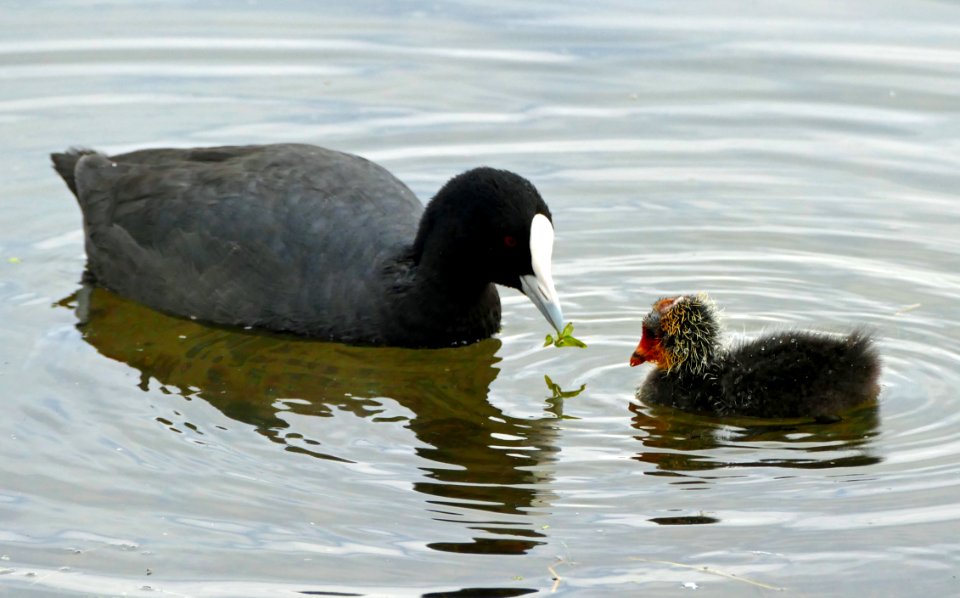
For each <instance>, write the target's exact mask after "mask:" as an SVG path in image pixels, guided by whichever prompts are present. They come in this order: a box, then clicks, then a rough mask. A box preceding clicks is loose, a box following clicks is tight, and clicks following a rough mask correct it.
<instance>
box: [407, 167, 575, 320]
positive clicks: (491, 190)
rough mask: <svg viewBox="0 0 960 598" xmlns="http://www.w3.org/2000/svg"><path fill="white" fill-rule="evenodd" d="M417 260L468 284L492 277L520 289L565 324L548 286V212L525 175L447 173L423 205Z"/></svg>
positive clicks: (473, 286) (468, 288) (472, 288)
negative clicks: (432, 196) (447, 177)
mask: <svg viewBox="0 0 960 598" xmlns="http://www.w3.org/2000/svg"><path fill="white" fill-rule="evenodd" d="M413 250H414V257H415V259H416V260H417V262H418V264H419V267H420V268H421V269H423V270H424V271H426V272H428V273H432V274H433V275H434V276H438V277H441V278H442V279H443V280H444V281H449V284H451V285H456V286H458V287H459V288H461V289H463V290H464V291H465V292H476V291H477V290H478V289H482V288H484V287H485V286H486V285H488V284H490V283H497V284H501V285H504V286H508V287H512V288H515V289H519V290H521V291H522V292H523V293H524V294H526V295H527V296H528V297H530V298H531V300H532V301H533V302H534V304H536V305H537V307H538V308H539V309H540V311H541V312H543V313H544V316H546V317H547V319H548V320H549V321H550V322H551V323H552V324H553V325H554V327H558V326H559V327H562V325H563V320H562V316H561V315H560V309H559V302H558V300H557V296H556V291H555V290H554V288H553V278H552V274H551V256H552V251H553V219H552V216H551V214H550V209H549V208H548V207H547V204H546V203H545V202H544V201H543V199H542V198H541V197H540V193H539V192H538V191H537V189H536V187H534V186H533V184H532V183H531V182H530V181H528V180H527V179H525V178H523V177H522V176H520V175H518V174H515V173H512V172H509V171H506V170H497V169H494V168H486V167H481V168H474V169H473V170H468V171H467V172H464V173H463V174H460V175H457V176H455V177H453V178H452V179H450V181H449V182H447V184H446V185H444V186H443V188H441V189H440V191H439V192H437V194H436V196H435V197H434V198H433V200H432V201H431V202H430V204H429V205H428V206H427V209H426V211H425V212H424V215H423V218H422V220H421V222H420V229H419V231H418V233H417V239H416V242H415V243H414V248H413Z"/></svg>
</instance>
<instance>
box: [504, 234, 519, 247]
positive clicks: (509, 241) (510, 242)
mask: <svg viewBox="0 0 960 598" xmlns="http://www.w3.org/2000/svg"><path fill="white" fill-rule="evenodd" d="M503 244H504V245H506V246H507V247H516V246H517V239H516V237H511V236H510V235H507V236H506V237H504V238H503Z"/></svg>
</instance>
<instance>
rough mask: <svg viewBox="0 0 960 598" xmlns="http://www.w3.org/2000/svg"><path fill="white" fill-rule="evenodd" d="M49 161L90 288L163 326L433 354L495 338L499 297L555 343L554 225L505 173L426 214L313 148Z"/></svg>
mask: <svg viewBox="0 0 960 598" xmlns="http://www.w3.org/2000/svg"><path fill="white" fill-rule="evenodd" d="M51 158H52V160H53V164H54V167H55V168H56V170H57V172H58V173H59V174H60V176H61V177H63V179H64V181H66V183H67V186H68V187H70V190H71V191H72V192H73V193H74V195H76V196H77V200H78V202H79V204H80V209H81V211H82V212H83V224H84V233H85V239H86V252H87V274H86V278H87V279H88V280H89V281H91V282H94V283H96V284H98V285H101V286H103V287H106V288H107V289H110V290H112V291H114V292H116V293H118V294H120V295H124V296H126V297H129V298H131V299H134V300H135V301H138V302H140V303H143V304H145V305H148V306H150V307H152V308H154V309H157V310H160V311H163V312H167V313H170V314H174V315H179V316H184V317H189V318H195V319H198V320H203V321H207V322H211V323H215V324H222V325H230V326H244V327H251V328H258V329H265V330H273V331H280V332H290V333H295V334H299V335H305V336H310V337H315V338H321V339H326V340H333V341H341V342H346V343H355V344H370V345H394V346H407V347H443V346H449V345H458V344H465V343H470V342H474V341H477V340H480V339H483V338H486V337H489V336H491V335H492V334H494V333H495V332H496V331H497V330H498V329H499V325H500V298H499V296H498V294H497V290H496V288H495V286H494V284H493V283H498V284H502V285H505V286H508V287H513V288H516V289H519V290H521V291H522V292H523V293H524V294H526V295H527V297H529V298H530V299H531V301H533V303H534V304H535V305H536V306H537V308H538V309H539V310H540V312H541V313H542V314H543V315H544V316H545V317H546V318H547V320H548V321H549V322H550V324H552V325H553V327H554V328H557V329H561V328H562V327H563V316H562V314H561V311H560V305H559V301H558V299H557V294H556V290H555V289H554V285H553V278H552V276H551V255H552V251H553V224H552V218H551V215H550V210H549V209H548V208H547V205H546V203H544V201H543V199H541V197H540V194H539V193H538V192H537V190H536V188H535V187H534V186H533V185H532V184H531V183H530V182H529V181H527V180H526V179H524V178H523V177H521V176H519V175H516V174H514V173H512V172H508V171H504V170H495V169H493V168H476V169H473V170H469V171H467V172H464V173H463V174H460V175H458V176H456V177H454V178H452V179H451V180H450V181H449V182H448V183H447V184H446V185H444V186H443V188H441V189H440V191H439V192H438V193H437V194H436V196H435V197H434V198H433V200H432V201H431V202H430V204H429V205H428V206H427V207H426V209H424V208H423V206H422V205H421V204H420V202H419V201H418V200H417V198H416V197H415V196H414V194H413V193H412V192H411V191H410V189H409V188H408V187H407V186H406V185H404V184H403V183H402V182H400V181H399V180H398V179H397V178H395V177H394V176H393V175H391V174H390V173H389V172H387V171H386V170H385V169H384V168H382V167H381V166H378V165H377V164H374V163H372V162H370V161H368V160H365V159H363V158H361V157H358V156H354V155H350V154H345V153H341V152H337V151H332V150H329V149H324V148H321V147H316V146H311V145H301V144H282V145H261V146H237V147H212V148H196V149H147V150H141V151H135V152H131V153H127V154H121V155H117V156H112V157H107V156H105V155H104V154H101V153H98V152H95V151H92V150H85V149H79V150H78V149H72V150H70V151H67V152H65V153H56V154H53V155H52V156H51Z"/></svg>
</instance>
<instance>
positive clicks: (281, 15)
mask: <svg viewBox="0 0 960 598" xmlns="http://www.w3.org/2000/svg"><path fill="white" fill-rule="evenodd" d="M0 9H2V10H0V14H2V17H0V23H2V27H0V132H2V134H0V139H2V140H3V145H2V147H0V160H2V164H3V166H2V167H0V196H2V200H3V201H2V204H0V205H2V208H0V258H2V259H0V320H2V321H3V333H2V338H3V343H2V346H0V390H2V396H3V411H2V417H0V559H2V560H0V593H2V594H4V595H12V596H31V597H35V596H83V595H97V596H114V595H116V596H119V595H123V596H157V595H162V596H166V595H172V596H197V597H235V596H264V597H266V596H288V595H289V596H296V595H304V594H306V595H363V596H420V595H428V596H434V597H436V596H462V597H466V596H519V595H524V594H541V595H548V594H551V593H556V594H558V595H564V594H565V595H577V596H592V595H601V594H602V595H641V594H642V595H656V596H679V595H689V594H690V593H691V592H694V591H696V595H697V596H743V595H770V594H774V593H777V591H778V590H781V589H782V590H783V591H784V592H785V593H786V594H787V595H797V596H849V595H853V594H857V595H870V596H897V595H900V596H908V595H913V596H916V595H931V596H947V595H957V594H958V593H960V579H958V574H960V500H958V496H960V494H958V493H960V409H958V388H960V268H958V265H960V207H958V198H957V192H958V189H960V175H958V173H960V141H958V140H960V5H957V4H956V3H950V2H933V1H920V0H915V1H912V2H891V1H886V0H880V1H876V0H870V1H867V0H861V1H855V2H843V3H838V2H830V1H813V2H801V3H797V2H766V3H750V4H744V3H741V2H732V1H722V0H721V1H715V2H706V3H685V2H684V3H681V2H626V1H624V2H606V1H603V2H591V3H588V4H584V3H574V2H530V3H504V2H501V3H489V2H484V3H480V2H452V3H432V4H423V3H420V2H366V1H360V2H353V3H349V4H345V3H338V2H321V3H314V2H298V1H294V0H287V1H279V0H278V1H275V2H269V3H267V2H264V3H257V2H248V3H233V2H206V3H204V2H187V1H182V2H178V1H163V2H161V1H154V2H147V1H144V2H128V1H121V0H114V1H111V0H104V1H99V2H95V1H86V0H59V1H35V2H10V1H9V0H8V1H5V2H0ZM278 141H300V142H308V143H317V144H320V145H324V146H328V147H332V148H336V149H340V150H345V151H350V152H354V153H358V154H361V155H364V156H366V157H369V158H371V159H374V160H376V161H378V162H380V163H381V164H383V165H384V166H386V167H387V168H389V169H390V170H391V171H393V172H394V173H395V174H396V175H397V176H398V177H400V178H401V179H402V180H404V181H406V182H407V183H408V184H410V185H411V187H412V188H413V189H414V190H415V191H416V192H417V193H418V195H419V196H420V197H421V198H422V199H424V200H426V199H428V198H429V197H430V196H431V195H432V194H433V193H434V192H435V191H436V190H437V189H438V188H439V186H440V185H441V184H442V183H443V182H444V181H445V180H446V179H448V178H449V177H450V176H452V175H453V174H456V173H458V172H460V171H462V170H465V169H467V168H469V167H472V166H477V165H480V164H488V165H492V166H497V167H505V168H509V169H512V170H515V171H517V172H519V173H521V174H523V175H525V176H527V177H528V178H530V179H531V180H532V181H534V183H535V184H536V185H537V186H538V187H539V189H540V190H541V192H542V194H543V196H544V198H545V199H546V201H547V202H548V203H549V205H550V207H551V209H552V211H553V213H554V220H555V224H556V228H557V245H556V249H555V262H554V275H555V279H556V284H557V289H558V291H559V293H560V296H561V299H562V301H563V303H564V311H565V314H566V315H567V317H568V318H569V319H571V320H573V321H574V322H575V323H576V326H577V328H576V333H577V336H578V337H580V338H582V339H583V340H584V341H586V342H587V343H588V344H589V348H587V349H585V350H578V349H556V348H543V347H542V346H541V344H542V340H543V337H544V335H545V334H546V333H547V332H548V330H547V325H546V323H545V322H544V321H543V319H542V318H541V316H540V315H539V314H538V313H537V312H536V310H535V308H534V307H533V306H532V305H531V304H530V303H529V302H528V301H527V300H526V299H525V298H524V297H522V296H521V295H520V294H519V293H517V292H515V291H512V290H509V289H507V290H504V292H503V293H502V295H503V298H504V312H505V313H504V322H503V330H502V332H501V333H500V334H499V335H498V337H497V338H495V339H491V340H488V341H485V342H482V343H479V344H476V345H474V346H470V347H466V348H462V349H451V350H439V351H408V350H394V349H361V348H352V347H346V346H341V345H336V344H322V343H311V342H304V341H298V340H291V339H283V338H272V337H262V336H256V335H250V334H242V333H237V332H230V331H224V330H220V329H212V328H205V327H203V326H200V325H198V324H195V323H191V322H186V321H180V320H176V319H172V318H168V317H165V316H161V315H159V314H156V313H154V312H151V311H149V310H147V309H144V308H141V307H138V306H136V305H133V304H130V303H128V302H125V301H123V300H121V299H118V298H117V297H114V296H112V295H110V294H109V293H106V292H104V291H94V292H92V293H90V292H81V289H80V285H79V283H78V280H79V277H80V274H81V272H82V269H83V264H84V253H83V239H82V233H81V224H80V216H79V210H78V209H77V207H76V205H75V202H74V201H73V199H72V197H71V196H70V195H69V192H68V191H67V189H66V188H65V187H64V185H63V184H62V182H61V181H60V180H59V179H58V178H57V177H56V176H55V174H54V173H53V171H52V170H51V169H50V167H49V164H48V158H47V154H48V153H49V152H51V151H56V150H60V149H62V148H65V147H67V146H70V145H87V146H93V147H97V148H99V149H102V150H105V151H110V152H117V151H124V150H129V149H134V148H141V147H151V146H163V145H172V146H193V145H213V144H234V143H269V142H278ZM698 290H703V291H707V292H709V293H710V294H711V295H712V296H713V298H714V299H715V300H716V301H717V302H718V303H719V304H720V305H722V306H723V308H724V314H725V322H726V324H727V327H728V330H729V335H728V336H729V338H730V339H736V338H743V337H751V336H754V335H756V334H758V333H760V332H761V331H763V330H771V329H778V328H782V327H786V326H797V327H804V328H815V329H822V330H834V331H842V330H847V329H850V328H853V327H856V326H865V327H869V328H871V329H873V330H874V331H875V332H876V335H877V338H878V341H879V347H880V351H881V353H882V356H883V362H884V372H883V376H882V392H881V396H880V400H879V404H878V405H877V406H876V407H870V408H866V409H861V410H860V411H857V412H855V413H852V414H850V415H849V416H848V417H847V418H845V419H844V421H842V422H841V423H837V424H832V425H817V424H810V423H804V422H757V421H750V420H737V421H718V420H715V419H711V418H706V417H698V416H693V415H689V414H682V413H676V412H672V411H670V410H669V409H663V408H659V409H654V408H651V407H649V406H646V405H642V404H640V403H638V402H637V401H636V399H635V398H634V392H635V388H636V386H637V385H638V384H639V382H640V381H641V380H642V379H643V377H644V376H645V375H646V373H647V368H648V367H649V366H644V367H641V368H634V369H631V368H629V367H628V365H627V361H628V359H629V355H630V353H631V351H632V350H633V348H634V346H635V344H636V342H637V340H638V337H639V334H640V319H641V318H642V316H643V314H645V313H646V312H647V311H648V309H649V306H650V304H651V302H652V301H653V300H655V299H656V298H658V297H660V296H663V295H667V294H676V293H679V292H691V291H698ZM81 319H82V320H83V321H84V322H85V324H84V326H83V327H82V328H80V329H78V327H77V324H78V323H79V322H80V321H81Z"/></svg>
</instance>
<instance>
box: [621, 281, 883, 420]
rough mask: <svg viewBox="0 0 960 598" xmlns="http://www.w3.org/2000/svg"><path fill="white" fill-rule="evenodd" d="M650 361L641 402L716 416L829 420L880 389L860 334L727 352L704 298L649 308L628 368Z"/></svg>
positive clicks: (871, 353)
mask: <svg viewBox="0 0 960 598" xmlns="http://www.w3.org/2000/svg"><path fill="white" fill-rule="evenodd" d="M647 361H649V362H653V363H655V364H656V365H657V369H655V370H654V371H652V372H651V373H650V375H649V376H648V377H647V379H646V381H644V383H643V385H642V386H641V387H640V389H639V391H638V397H639V398H640V399H641V400H643V401H645V402H649V403H657V404H662V405H670V406H673V407H677V408H679V409H684V410H688V411H695V412H700V413H709V414H714V415H719V416H725V415H745V416H752V417H763V418H793V417H813V418H817V419H824V420H830V419H835V418H836V416H837V415H839V414H841V413H843V412H844V411H847V410H849V409H851V408H852V407H855V406H857V405H861V404H864V403H867V402H870V401H873V400H874V399H876V397H877V393H878V392H879V390H880V386H879V384H878V382H877V379H878V377H879V375H880V360H879V358H878V357H877V354H876V351H875V349H874V348H873V345H872V342H871V340H870V337H869V336H868V335H866V334H865V333H863V332H854V333H851V334H849V335H846V336H832V335H829V334H825V333H819V332H807V331H799V330H786V331H782V332H777V333H772V334H767V335H765V336H762V337H760V338H758V339H756V340H754V341H750V342H745V343H741V344H739V345H736V346H734V347H731V348H729V349H726V348H724V347H722V346H721V344H720V324H719V322H718V320H717V316H716V313H715V311H714V306H713V303H712V302H711V301H710V300H709V299H708V298H707V297H706V296H705V295H695V296H693V295H684V296H680V297H669V298H666V299H660V300H659V301H657V302H656V303H654V306H653V310H652V311H651V312H650V313H649V314H648V315H647V316H646V317H645V318H644V320H643V336H642V337H641V339H640V344H639V345H638V346H637V349H636V351H634V353H633V355H632V356H631V358H630V365H631V366H635V365H639V364H641V363H644V362H647Z"/></svg>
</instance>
